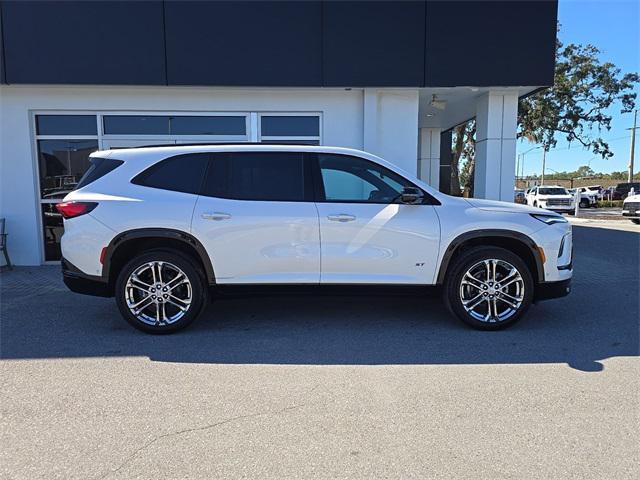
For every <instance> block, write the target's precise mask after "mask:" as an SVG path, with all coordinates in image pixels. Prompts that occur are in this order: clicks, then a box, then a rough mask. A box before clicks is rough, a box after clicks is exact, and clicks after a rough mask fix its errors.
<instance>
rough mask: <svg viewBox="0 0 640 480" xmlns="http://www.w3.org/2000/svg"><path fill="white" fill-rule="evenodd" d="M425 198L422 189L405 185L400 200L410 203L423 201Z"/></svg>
mask: <svg viewBox="0 0 640 480" xmlns="http://www.w3.org/2000/svg"><path fill="white" fill-rule="evenodd" d="M423 198H424V194H423V193H422V190H420V189H419V188H416V187H404V188H403V189H402V193H401V194H400V201H401V202H402V203H407V204H409V205H412V204H416V203H421V202H422V199H423Z"/></svg>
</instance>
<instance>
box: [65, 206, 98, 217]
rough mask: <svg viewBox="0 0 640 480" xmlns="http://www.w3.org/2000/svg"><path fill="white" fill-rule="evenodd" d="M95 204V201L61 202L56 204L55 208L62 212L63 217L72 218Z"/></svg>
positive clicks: (82, 213)
mask: <svg viewBox="0 0 640 480" xmlns="http://www.w3.org/2000/svg"><path fill="white" fill-rule="evenodd" d="M97 206H98V204H97V203H96V202H62V203H58V204H56V210H58V212H60V213H61V214H62V217H63V218H74V217H79V216H80V215H84V214H85V213H89V212H90V211H91V210H93V209H94V208H96V207H97Z"/></svg>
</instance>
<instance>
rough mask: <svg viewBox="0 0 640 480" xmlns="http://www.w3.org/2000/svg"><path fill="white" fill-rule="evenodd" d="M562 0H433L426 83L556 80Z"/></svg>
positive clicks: (541, 83)
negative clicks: (558, 7) (554, 76)
mask: <svg viewBox="0 0 640 480" xmlns="http://www.w3.org/2000/svg"><path fill="white" fill-rule="evenodd" d="M556 18H557V1H555V0H535V1H528V0H520V1H518V0H511V1H473V0H470V1H433V0H428V1H427V38H426V63H425V79H426V86H434V87H435V86H438V87H443V86H446V87H448V86H466V85H470V86H518V85H530V86H536V85H538V86H546V85H552V84H553V73H554V66H555V39H556Z"/></svg>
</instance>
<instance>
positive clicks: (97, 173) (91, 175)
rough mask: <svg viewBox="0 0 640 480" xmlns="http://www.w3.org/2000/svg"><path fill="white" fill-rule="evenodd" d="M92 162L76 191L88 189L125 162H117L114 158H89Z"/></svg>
mask: <svg viewBox="0 0 640 480" xmlns="http://www.w3.org/2000/svg"><path fill="white" fill-rule="evenodd" d="M89 161H90V162H91V166H90V167H89V170H87V171H86V172H85V174H84V175H83V176H82V178H81V179H80V181H79V182H78V184H77V185H76V188H75V190H78V189H79V188H82V187H86V186H87V185H89V184H90V183H92V182H95V181H96V180H98V179H99V178H102V177H104V176H105V175H106V174H107V173H109V172H110V171H112V170H115V169H116V168H117V167H119V166H120V165H122V164H123V163H124V162H123V161H122V160H115V159H113V158H98V157H91V158H89Z"/></svg>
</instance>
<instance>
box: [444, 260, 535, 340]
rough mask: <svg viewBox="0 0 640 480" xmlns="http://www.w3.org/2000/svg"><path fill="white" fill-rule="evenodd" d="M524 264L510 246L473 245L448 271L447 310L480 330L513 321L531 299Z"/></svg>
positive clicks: (521, 313) (529, 274)
mask: <svg viewBox="0 0 640 480" xmlns="http://www.w3.org/2000/svg"><path fill="white" fill-rule="evenodd" d="M533 288H534V285H533V278H532V276H531V272H530V271H529V268H528V267H527V265H526V264H525V263H524V262H523V261H522V259H520V257H518V256H517V255H515V254H513V253H512V252H510V251H509V250H505V249H503V248H498V247H475V248H472V249H470V250H467V251H465V252H464V253H462V254H461V255H460V256H458V257H457V258H456V259H455V261H454V263H453V265H452V266H451V268H450V269H449V273H448V275H447V280H446V282H445V288H444V295H445V302H446V304H447V306H448V307H449V308H450V310H451V311H452V312H453V313H454V314H455V315H456V316H457V317H458V318H460V319H461V320H462V321H463V322H465V323H466V324H467V325H470V326H472V327H474V328H476V329H479V330H499V329H502V328H506V327H508V326H510V325H513V324H514V323H515V322H517V321H518V320H519V319H520V318H522V316H523V315H524V314H525V312H526V311H527V309H528V308H529V306H530V305H531V302H532V300H533Z"/></svg>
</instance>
